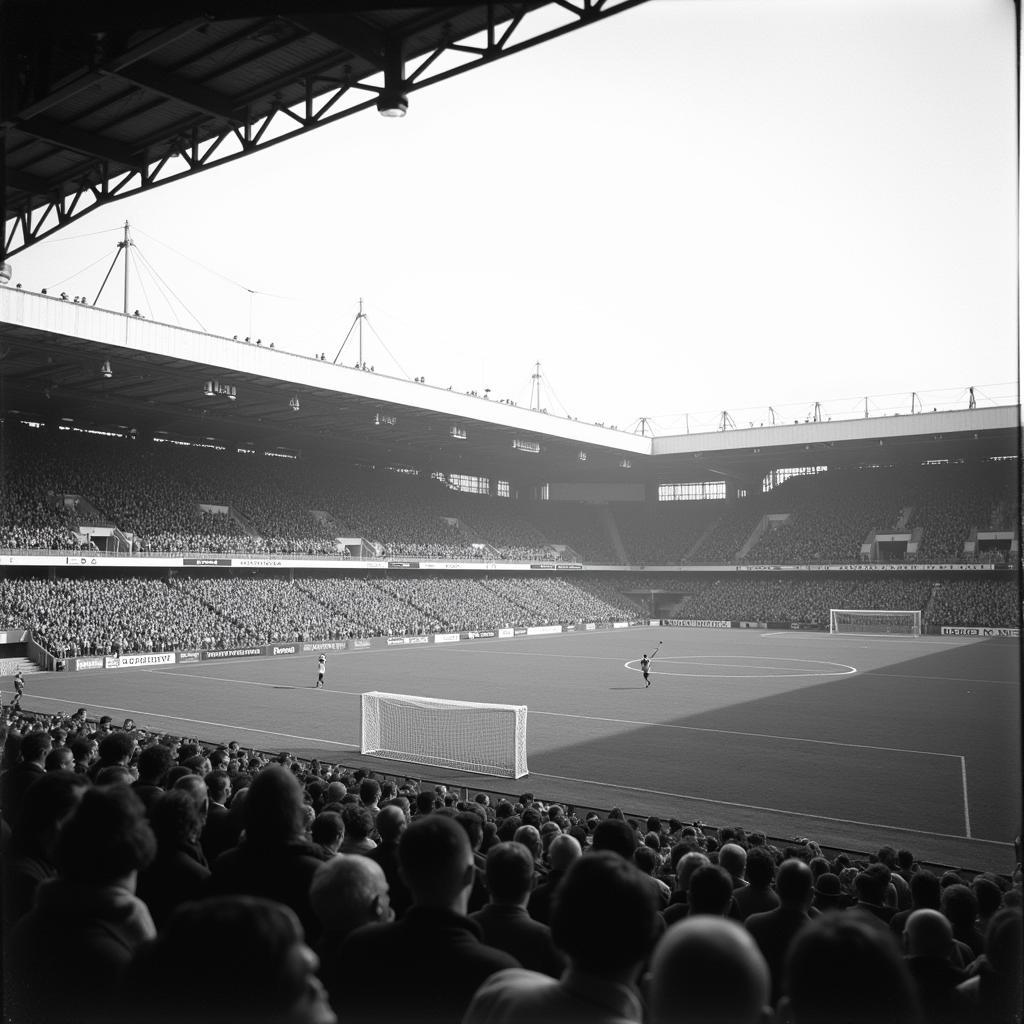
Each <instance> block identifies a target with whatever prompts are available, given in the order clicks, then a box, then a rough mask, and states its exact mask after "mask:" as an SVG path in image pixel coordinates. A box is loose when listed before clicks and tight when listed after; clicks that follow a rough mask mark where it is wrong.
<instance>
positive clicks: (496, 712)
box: [360, 690, 527, 779]
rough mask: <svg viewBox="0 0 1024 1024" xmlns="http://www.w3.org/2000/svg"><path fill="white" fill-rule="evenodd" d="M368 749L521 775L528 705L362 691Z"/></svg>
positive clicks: (365, 750) (365, 749)
mask: <svg viewBox="0 0 1024 1024" xmlns="http://www.w3.org/2000/svg"><path fill="white" fill-rule="evenodd" d="M360 750H361V751H362V753H364V754H373V755H375V756H376V757H386V758H390V759H391V760H395V761H411V762H412V763H413V764H426V765H433V766H434V767H436V768H456V769H458V770H459V771H464V772H478V773H480V774H482V775H499V776H502V777H504V778H509V779H519V778H522V777H523V776H524V775H526V774H527V768H526V705H525V704H518V705H517V704H483V703H478V702H476V701H464V700H441V699H439V698H434V697H412V696H409V695H407V694H403V693H381V692H379V691H377V690H374V691H371V692H370V693H364V694H363V695H362V735H361V744H360Z"/></svg>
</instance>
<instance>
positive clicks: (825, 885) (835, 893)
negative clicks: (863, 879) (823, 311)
mask: <svg viewBox="0 0 1024 1024" xmlns="http://www.w3.org/2000/svg"><path fill="white" fill-rule="evenodd" d="M814 893H815V895H816V896H824V897H826V898H829V899H838V898H839V897H840V896H842V894H843V887H842V885H841V884H840V882H839V876H838V875H834V874H832V872H831V871H826V872H825V873H824V874H821V875H818V880H817V881H816V882H815V883H814Z"/></svg>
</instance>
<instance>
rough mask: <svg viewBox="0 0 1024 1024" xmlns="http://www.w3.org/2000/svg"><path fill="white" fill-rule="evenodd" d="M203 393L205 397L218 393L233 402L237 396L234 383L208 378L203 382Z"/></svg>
mask: <svg viewBox="0 0 1024 1024" xmlns="http://www.w3.org/2000/svg"><path fill="white" fill-rule="evenodd" d="M203 394H204V395H206V397H207V398H212V397H213V396H214V395H220V396H221V397H222V398H226V399H228V400H229V401H231V402H233V401H234V400H235V399H236V398H238V388H237V387H235V385H234V384H221V382H220V381H219V380H208V381H206V382H205V383H204V384H203Z"/></svg>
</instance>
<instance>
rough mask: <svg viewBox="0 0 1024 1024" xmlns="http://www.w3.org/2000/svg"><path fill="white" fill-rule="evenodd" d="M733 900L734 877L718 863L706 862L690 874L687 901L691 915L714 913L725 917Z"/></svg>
mask: <svg viewBox="0 0 1024 1024" xmlns="http://www.w3.org/2000/svg"><path fill="white" fill-rule="evenodd" d="M731 901H732V877H731V876H730V875H729V872H728V871H726V870H725V868H723V867H720V866H719V865H717V864H705V865H703V866H702V867H699V868H697V870H696V871H694V873H693V874H692V875H690V884H689V886H688V887H687V890H686V902H687V905H688V906H689V908H690V916H691V917H692V916H694V915H696V914H714V915H715V916H717V917H724V916H725V915H726V914H727V913H728V911H729V904H730V902H731Z"/></svg>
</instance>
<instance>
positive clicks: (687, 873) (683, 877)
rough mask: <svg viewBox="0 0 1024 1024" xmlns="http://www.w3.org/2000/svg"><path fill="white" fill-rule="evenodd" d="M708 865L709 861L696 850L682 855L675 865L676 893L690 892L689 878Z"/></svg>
mask: <svg viewBox="0 0 1024 1024" xmlns="http://www.w3.org/2000/svg"><path fill="white" fill-rule="evenodd" d="M710 863H711V860H710V859H709V858H708V856H707V854H705V853H698V852H697V851H696V850H691V851H690V852H689V853H684V854H683V856H682V857H680V858H679V862H678V863H677V864H676V892H685V893H688V892H689V890H690V877H691V876H692V875H693V873H694V872H695V871H696V870H697V869H698V868H702V867H704V866H705V865H707V864H710Z"/></svg>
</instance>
